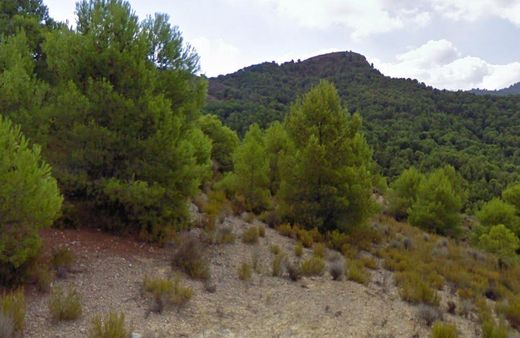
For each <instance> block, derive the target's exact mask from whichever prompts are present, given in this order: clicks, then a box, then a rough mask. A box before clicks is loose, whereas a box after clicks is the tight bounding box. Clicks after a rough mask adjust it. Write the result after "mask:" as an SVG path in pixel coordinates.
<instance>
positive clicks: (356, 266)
mask: <svg viewBox="0 0 520 338" xmlns="http://www.w3.org/2000/svg"><path fill="white" fill-rule="evenodd" d="M346 271H347V279H348V280H351V281H354V282H356V283H359V284H363V285H367V284H368V282H369V280H370V275H369V273H368V271H367V270H366V269H365V266H364V265H363V263H361V262H359V261H351V262H350V264H348V266H347V269H346Z"/></svg>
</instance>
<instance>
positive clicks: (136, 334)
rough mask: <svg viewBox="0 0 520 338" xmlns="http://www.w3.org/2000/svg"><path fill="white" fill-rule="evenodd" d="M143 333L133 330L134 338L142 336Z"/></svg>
mask: <svg viewBox="0 0 520 338" xmlns="http://www.w3.org/2000/svg"><path fill="white" fill-rule="evenodd" d="M141 337H142V336H141V334H140V333H137V332H132V338H141Z"/></svg>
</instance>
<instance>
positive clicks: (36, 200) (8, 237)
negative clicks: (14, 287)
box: [0, 116, 62, 284]
mask: <svg viewBox="0 0 520 338" xmlns="http://www.w3.org/2000/svg"><path fill="white" fill-rule="evenodd" d="M0 187H2V188H1V189H0V284H10V283H12V282H15V281H17V280H19V279H21V278H23V270H24V269H25V268H26V267H27V264H28V263H29V262H30V260H31V259H32V258H34V257H36V255H37V254H38V252H39V249H40V244H41V243H40V237H39V235H38V232H39V230H40V229H42V228H43V227H46V226H49V225H51V224H52V222H53V221H54V220H55V219H56V218H57V217H58V216H59V211H60V209H61V204H62V197H61V195H60V193H59V190H58V186H57V184H56V180H55V179H54V178H52V176H51V168H50V166H49V165H48V164H46V163H45V162H43V161H42V159H41V157H40V148H39V147H37V146H32V147H31V146H29V142H28V141H27V139H26V138H25V137H24V136H23V135H22V133H21V131H20V128H19V127H15V126H13V124H12V123H11V122H10V121H8V120H6V119H4V118H2V117H1V116H0Z"/></svg>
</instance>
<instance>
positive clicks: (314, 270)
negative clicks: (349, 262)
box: [300, 256, 325, 276]
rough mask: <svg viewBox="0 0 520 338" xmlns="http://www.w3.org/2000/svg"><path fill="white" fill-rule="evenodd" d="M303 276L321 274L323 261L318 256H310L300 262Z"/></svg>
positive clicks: (323, 268)
mask: <svg viewBox="0 0 520 338" xmlns="http://www.w3.org/2000/svg"><path fill="white" fill-rule="evenodd" d="M300 270H301V272H302V275H304V276H321V275H323V272H325V261H324V260H323V258H320V257H314V256H313V257H310V258H308V259H306V260H304V261H302V262H301V264H300Z"/></svg>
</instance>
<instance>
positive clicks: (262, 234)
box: [258, 225, 265, 237]
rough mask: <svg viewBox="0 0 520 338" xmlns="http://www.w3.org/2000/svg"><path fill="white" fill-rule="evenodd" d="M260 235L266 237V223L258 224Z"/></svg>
mask: <svg viewBox="0 0 520 338" xmlns="http://www.w3.org/2000/svg"><path fill="white" fill-rule="evenodd" d="M258 236H260V237H265V226H264V225H259V226H258Z"/></svg>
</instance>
